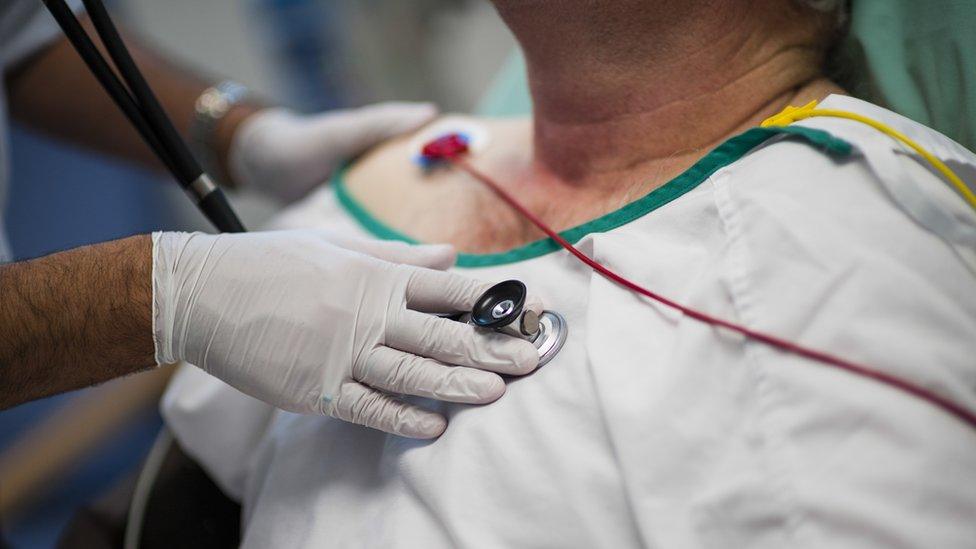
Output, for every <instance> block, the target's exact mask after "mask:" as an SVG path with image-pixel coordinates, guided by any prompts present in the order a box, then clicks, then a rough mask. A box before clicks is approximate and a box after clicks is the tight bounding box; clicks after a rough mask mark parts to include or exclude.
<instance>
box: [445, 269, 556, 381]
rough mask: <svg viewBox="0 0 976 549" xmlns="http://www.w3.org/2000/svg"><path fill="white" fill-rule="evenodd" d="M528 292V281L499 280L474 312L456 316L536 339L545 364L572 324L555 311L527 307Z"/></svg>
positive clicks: (537, 349)
mask: <svg viewBox="0 0 976 549" xmlns="http://www.w3.org/2000/svg"><path fill="white" fill-rule="evenodd" d="M527 295H528V291H527V290H526V288H525V284H523V283H522V282H520V281H518V280H506V281H504V282H499V283H498V284H495V285H494V286H492V287H491V288H488V289H487V290H485V293H483V294H481V297H479V298H478V300H477V301H475V304H474V307H472V309H471V312H470V313H463V314H461V315H457V316H456V317H454V318H455V320H457V321H459V322H465V323H467V324H470V325H472V326H475V327H476V328H480V329H483V330H493V331H495V332H500V333H503V334H507V335H510V336H512V337H518V338H521V339H524V340H526V341H528V342H529V343H532V345H534V346H535V348H536V351H537V352H538V353H539V366H540V367H541V366H544V365H545V364H546V363H548V362H549V361H550V360H552V359H553V357H555V356H556V354H557V353H559V351H560V349H562V348H563V344H564V343H565V342H566V335H567V334H568V332H569V326H568V325H567V324H566V319H565V318H563V316H562V315H561V314H559V313H557V312H555V311H548V310H546V311H542V313H536V312H535V311H533V310H531V309H526V308H525V301H526V297H527Z"/></svg>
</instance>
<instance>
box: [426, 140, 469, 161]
mask: <svg viewBox="0 0 976 549" xmlns="http://www.w3.org/2000/svg"><path fill="white" fill-rule="evenodd" d="M467 152H468V138H466V137H465V136H463V135H461V134H459V133H449V134H447V135H443V136H441V137H438V138H437V139H435V140H433V141H431V142H430V143H427V144H426V145H424V148H423V149H422V150H421V151H420V155H421V156H422V157H423V159H424V161H426V162H427V163H434V162H441V161H444V160H450V159H452V158H457V157H459V156H461V155H462V154H465V153H467Z"/></svg>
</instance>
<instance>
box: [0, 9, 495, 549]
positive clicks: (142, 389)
mask: <svg viewBox="0 0 976 549" xmlns="http://www.w3.org/2000/svg"><path fill="white" fill-rule="evenodd" d="M107 3H108V4H109V8H110V10H111V11H112V13H113V15H114V16H115V18H116V20H117V21H118V22H121V23H123V24H124V25H125V26H126V27H127V28H129V29H130V30H131V31H134V32H135V33H136V34H137V35H139V36H140V37H142V39H144V40H145V41H147V42H150V43H152V44H154V45H156V46H159V47H161V48H162V49H163V50H164V51H166V52H169V53H170V54H171V55H172V56H173V57H174V58H175V59H176V60H178V61H181V62H183V63H184V64H186V65H187V66H190V67H193V68H196V69H197V70H199V71H201V72H203V73H204V74H211V75H214V76H217V77H226V78H232V79H234V80H237V81H239V82H242V83H244V84H246V85H247V86H249V87H250V88H251V89H252V90H253V91H255V92H256V93H258V94H260V95H262V96H264V97H266V98H268V99H269V100H270V101H272V102H275V103H278V104H283V105H287V106H290V107H292V108H295V109H298V110H302V111H308V112H312V111H318V110H322V109H330V108H340V107H354V106H359V105H364V104H367V103H371V102H376V101H382V100H390V99H401V100H431V101H434V102H436V103H437V104H439V105H440V106H441V108H442V110H445V111H462V112H463V111H470V110H472V109H473V108H474V106H475V105H476V103H477V102H478V100H479V98H480V97H481V96H482V94H483V93H484V91H485V89H486V88H487V87H488V84H489V83H490V81H491V80H492V78H493V76H494V75H495V74H496V73H497V72H498V71H499V69H500V67H502V65H503V63H504V62H505V60H506V59H507V58H508V57H509V54H510V53H511V51H512V49H513V48H514V41H513V39H512V37H511V35H510V34H509V33H508V31H507V30H506V29H505V27H504V26H503V25H502V23H501V22H500V21H499V20H498V18H497V16H496V14H495V13H494V10H493V9H492V8H491V6H490V5H488V3H487V2H484V1H481V0H412V1H410V2H402V1H397V0H359V1H353V0H166V1H165V2H159V1H154V0H114V1H111V2H107ZM12 160H13V177H12V181H11V189H10V197H9V202H8V206H7V208H8V210H7V223H8V227H7V229H8V234H9V236H10V240H11V244H12V246H13V250H14V254H15V256H16V257H17V258H20V259H22V258H29V257H34V256H38V255H43V254H47V253H50V252H54V251H57V250H62V249H66V248H70V247H75V246H79V245H82V244H87V243H91V242H98V241H104V240H108V239H113V238H118V237H122V236H126V235H130V234H134V233H139V232H147V231H151V230H156V229H167V230H174V229H182V230H193V229H204V230H206V229H208V227H207V224H206V222H205V221H204V220H203V219H202V217H200V216H199V214H197V212H196V211H195V210H194V209H193V208H192V207H191V205H190V202H189V201H188V200H186V198H185V196H184V195H183V194H182V191H180V190H179V189H178V188H177V187H176V186H175V185H173V183H172V182H171V181H168V180H166V179H165V178H163V177H162V176H160V175H158V174H154V173H149V172H146V171H143V170H140V169H138V168H135V167H133V166H130V165H126V164H123V163H119V162H117V161H113V160H111V159H108V158H104V157H96V156H93V155H92V154H91V153H88V152H84V151H79V150H77V149H73V148H69V147H65V146H63V145H59V144H56V143H51V142H49V141H46V140H45V139H44V138H43V137H40V136H38V135H36V134H32V133H31V132H30V131H28V130H26V129H24V128H15V129H14V132H13V136H12ZM232 200H233V201H234V203H235V206H237V208H238V211H239V212H240V213H241V216H242V217H243V220H244V222H245V224H247V225H248V226H252V227H254V226H259V225H260V224H261V223H262V221H263V220H265V219H267V217H268V216H270V215H271V214H272V213H273V212H274V211H275V210H276V208H277V206H276V205H275V204H271V203H268V202H266V201H263V200H262V199H260V198H257V197H254V196H248V195H242V194H237V195H234V196H233V197H232ZM164 381H165V380H163V379H161V378H160V377H159V376H158V375H157V376H155V377H153V376H152V374H150V375H148V376H145V375H143V376H135V377H134V378H129V379H125V380H121V381H117V382H114V383H113V384H109V385H107V386H103V387H101V388H95V389H89V390H86V391H80V392H76V393H70V394H65V395H60V396H58V397H54V398H50V399H47V400H43V401H40V402H34V403H30V404H27V405H24V406H20V407H17V408H14V409H12V410H8V411H4V412H0V475H2V474H4V473H5V472H10V471H15V472H17V474H18V476H17V478H18V479H19V480H17V481H16V482H14V481H12V480H11V478H12V477H3V476H0V529H2V532H3V537H4V538H5V540H6V541H7V542H8V543H9V544H11V545H12V547H14V548H17V549H20V548H27V549H32V548H41V547H51V546H52V545H53V544H54V543H55V541H56V539H57V537H58V533H59V532H60V530H61V529H62V527H63V526H64V524H65V523H66V522H67V520H68V518H69V517H70V515H71V514H72V512H73V511H74V510H75V509H77V508H78V507H79V506H80V505H82V504H83V503H85V502H87V501H90V500H91V499H92V498H94V497H95V496H97V495H98V494H99V493H102V492H103V491H105V490H106V489H108V488H109V487H111V486H112V485H113V484H114V483H116V482H118V481H119V480H120V479H121V478H123V477H125V476H126V475H129V474H131V473H132V472H133V471H134V470H136V468H137V467H138V466H139V464H140V462H141V460H142V459H143V458H144V456H145V455H146V453H147V451H148V450H149V448H150V446H151V444H152V441H153V438H154V436H155V434H156V432H157V430H158V429H159V427H160V425H161V420H160V418H159V416H158V413H157V411H156V409H155V407H154V406H147V405H146V404H145V402H146V401H147V399H146V398H143V395H147V394H149V395H151V394H153V393H154V392H158V391H159V390H160V388H161V386H162V384H163V383H164ZM120 395H121V396H120ZM150 400H151V399H150ZM0 543H2V542H0Z"/></svg>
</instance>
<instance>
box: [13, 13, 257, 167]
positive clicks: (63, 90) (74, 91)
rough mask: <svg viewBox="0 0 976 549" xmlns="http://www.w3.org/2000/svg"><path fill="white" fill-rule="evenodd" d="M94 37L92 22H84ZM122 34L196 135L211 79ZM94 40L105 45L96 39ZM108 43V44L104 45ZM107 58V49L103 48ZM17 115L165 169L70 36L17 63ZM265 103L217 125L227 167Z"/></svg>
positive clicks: (238, 110) (179, 121) (183, 126)
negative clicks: (197, 108) (239, 133)
mask: <svg viewBox="0 0 976 549" xmlns="http://www.w3.org/2000/svg"><path fill="white" fill-rule="evenodd" d="M82 24H83V25H84V27H85V30H87V31H88V33H89V35H90V36H93V37H94V36H95V34H94V29H93V26H92V25H91V23H90V21H88V20H87V18H86V19H85V20H83V21H82ZM122 34H123V39H124V40H125V42H126V45H127V46H129V49H130V51H131V53H132V57H133V58H134V59H135V62H136V64H137V65H138V66H139V68H140V69H141V70H142V72H143V75H144V76H145V77H146V80H147V81H148V82H149V85H150V86H152V87H153V90H154V91H155V93H156V96H157V97H158V98H159V101H160V103H162V105H163V109H164V110H166V112H167V113H168V114H169V115H170V118H171V119H172V120H173V124H174V125H175V126H176V129H177V131H179V132H180V134H181V135H183V136H184V138H188V137H189V128H190V123H191V121H192V120H193V114H194V105H195V103H196V100H197V97H199V96H200V94H201V93H202V92H203V91H204V90H205V89H206V88H207V87H209V86H210V85H211V82H209V81H208V80H206V79H204V78H202V77H200V76H198V75H196V74H194V73H193V72H192V71H189V70H186V69H183V68H180V67H178V66H177V65H176V64H174V63H172V62H170V61H169V60H167V59H165V58H164V57H163V56H162V55H160V54H158V53H156V52H155V51H153V50H152V49H150V48H147V47H145V46H143V45H142V44H140V43H138V41H137V40H135V39H133V38H132V36H131V35H130V34H128V33H125V32H124V31H123V32H122ZM94 42H95V43H96V44H97V45H99V47H100V46H101V44H100V43H99V42H98V40H97V38H96V39H95V40H94ZM100 49H101V47H100ZM101 51H102V54H103V56H105V58H106V59H108V54H107V53H106V52H105V50H104V49H102V50H101ZM6 85H7V90H8V99H9V103H10V112H11V115H12V117H13V118H14V119H15V120H17V121H18V122H21V123H23V124H25V125H27V126H29V127H33V128H35V129H37V130H39V131H41V132H43V133H45V134H47V135H50V136H52V137H55V138H59V139H63V140H66V141H69V142H73V143H76V144H79V145H82V146H85V147H87V148H90V149H93V150H97V151H100V152H104V153H107V154H111V155H113V156H118V157H121V158H125V159H129V160H133V161H136V162H139V163H142V164H144V165H147V166H151V167H154V168H159V169H161V168H162V164H160V163H159V162H158V161H157V160H156V158H155V156H153V154H152V151H150V149H149V147H148V146H146V145H145V143H143V141H142V139H141V138H140V137H139V134H138V133H136V131H135V129H133V128H132V126H131V125H130V124H129V122H128V120H126V119H125V117H124V116H123V115H122V113H121V112H120V111H119V110H118V108H117V107H116V106H115V104H114V103H113V102H112V100H111V99H110V98H109V96H108V95H107V94H106V93H105V92H104V90H103V89H102V88H101V86H100V85H99V84H98V81H97V80H95V77H94V76H92V74H91V73H90V72H89V71H88V68H87V67H86V66H85V64H84V62H83V61H82V60H81V58H80V57H79V56H78V54H77V53H76V52H75V51H74V49H73V48H72V47H71V44H70V43H69V42H68V40H67V39H66V38H62V39H60V40H59V41H57V42H55V43H54V44H52V45H51V46H50V47H47V48H45V49H43V50H41V51H39V52H38V53H36V54H35V55H33V56H32V57H30V58H28V59H27V60H26V61H24V62H23V63H21V64H20V65H18V66H17V67H14V68H13V69H12V70H11V71H10V72H9V73H8V76H7V78H6ZM257 109H258V106H257V105H248V104H241V105H238V106H236V107H235V108H234V109H232V110H231V111H230V112H229V113H227V115H226V116H225V117H224V118H223V119H222V120H221V123H220V125H219V127H218V128H217V129H216V135H215V139H216V143H215V148H216V153H217V157H218V161H219V162H220V163H221V164H222V166H221V167H222V168H223V169H224V173H227V169H226V168H227V164H226V162H227V155H228V152H229V150H230V145H231V139H232V137H233V135H234V132H235V131H236V130H237V127H238V126H239V125H240V123H241V122H243V120H244V119H245V118H246V117H247V116H249V115H251V114H253V113H254V112H255V111H256V110H257Z"/></svg>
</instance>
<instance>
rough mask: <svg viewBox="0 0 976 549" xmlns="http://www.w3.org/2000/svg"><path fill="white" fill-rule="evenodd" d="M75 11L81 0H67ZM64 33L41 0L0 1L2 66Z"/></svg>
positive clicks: (17, 60) (0, 62) (79, 7)
mask: <svg viewBox="0 0 976 549" xmlns="http://www.w3.org/2000/svg"><path fill="white" fill-rule="evenodd" d="M68 6H69V7H70V8H71V9H72V11H74V12H75V13H81V12H82V11H84V10H83V8H82V5H81V1H80V0H68ZM60 35H61V29H60V28H59V27H58V24H57V23H56V22H55V21H54V18H53V17H51V14H50V13H48V11H47V8H45V7H44V3H43V2H41V1H40V0H0V67H9V66H11V65H15V64H16V63H17V62H19V61H21V60H23V59H24V58H25V57H27V56H29V55H31V54H32V53H34V52H35V51H37V50H38V49H39V48H41V47H43V46H45V45H47V44H48V43H50V42H52V41H53V40H54V39H55V38H57V37H58V36H60Z"/></svg>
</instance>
